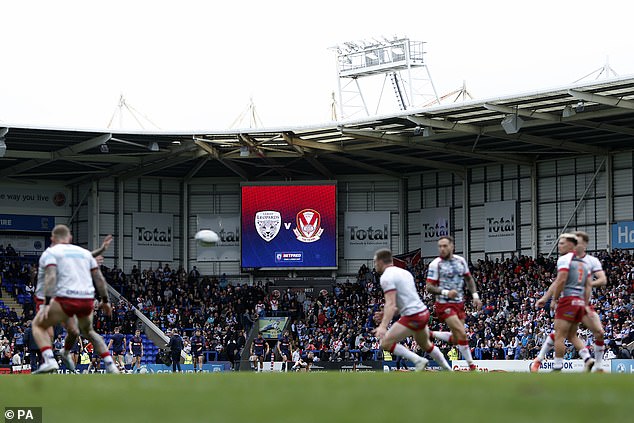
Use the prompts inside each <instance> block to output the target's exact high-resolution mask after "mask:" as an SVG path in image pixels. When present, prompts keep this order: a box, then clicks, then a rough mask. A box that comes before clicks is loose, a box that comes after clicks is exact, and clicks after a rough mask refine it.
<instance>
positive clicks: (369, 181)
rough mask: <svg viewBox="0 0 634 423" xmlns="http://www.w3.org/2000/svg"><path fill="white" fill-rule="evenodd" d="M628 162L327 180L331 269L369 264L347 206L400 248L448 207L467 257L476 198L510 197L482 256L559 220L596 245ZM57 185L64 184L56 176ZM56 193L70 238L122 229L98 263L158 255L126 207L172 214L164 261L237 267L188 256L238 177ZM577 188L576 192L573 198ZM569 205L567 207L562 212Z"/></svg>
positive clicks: (541, 237) (620, 202) (480, 239)
mask: <svg viewBox="0 0 634 423" xmlns="http://www.w3.org/2000/svg"><path fill="white" fill-rule="evenodd" d="M633 165H634V152H632V151H628V152H623V153H618V154H613V155H611V156H609V157H604V156H570V157H562V158H555V159H550V160H541V161H539V162H537V163H536V165H534V166H517V165H506V164H504V165H501V164H495V165H487V166H478V167H474V168H470V169H469V170H468V172H467V174H466V175H467V176H466V178H465V179H463V178H462V177H461V176H459V175H456V174H453V173H451V172H444V171H437V172H422V173H420V174H413V175H408V176H407V177H406V178H404V179H401V180H399V179H395V178H391V177H388V176H384V175H349V176H347V175H343V176H340V177H339V178H338V181H337V182H338V214H339V216H338V225H339V228H338V234H339V235H338V238H339V239H338V247H339V274H341V275H347V274H356V272H357V270H358V268H359V267H360V266H361V265H362V264H364V263H365V264H368V265H369V264H371V260H370V258H368V260H346V259H345V258H344V248H343V234H344V215H345V213H346V212H348V211H356V212H364V211H389V212H390V214H391V228H390V229H391V234H392V240H391V245H392V249H393V250H394V251H395V253H402V252H406V251H411V250H414V249H417V248H419V247H420V246H421V228H420V226H421V221H420V210H421V209H423V208H435V207H449V208H450V215H451V232H452V234H453V235H454V236H455V237H456V250H457V252H458V253H459V254H465V255H470V257H471V259H472V260H477V259H478V258H483V257H484V256H485V251H484V226H483V220H484V208H485V204H486V203H487V202H491V201H507V200H514V201H516V202H517V231H516V233H517V248H516V249H515V250H514V251H502V252H497V253H489V254H488V256H489V257H490V258H493V259H495V258H498V257H499V258H505V257H508V256H509V255H510V254H511V252H514V253H516V254H529V255H533V256H534V255H535V254H548V253H549V252H550V250H551V249H552V247H553V245H554V242H555V240H556V237H557V234H558V233H560V232H561V231H562V230H563V228H564V226H565V224H566V222H568V220H570V224H569V225H568V228H569V229H571V230H573V229H580V230H585V231H586V232H588V233H589V234H590V237H591V242H590V250H601V249H605V248H606V247H608V245H609V242H610V237H609V233H610V225H611V224H612V223H614V222H620V221H630V220H634V214H633V212H634V191H633V186H634V172H633V171H632V167H633ZM606 169H607V170H606ZM608 175H610V177H608ZM593 178H594V181H593ZM272 182H273V181H272ZM591 182H592V183H591ZM57 185H59V187H61V188H62V189H63V188H64V186H63V184H62V183H60V184H57ZM37 186H53V188H55V184H54V183H53V182H50V181H45V180H42V181H37ZM2 187H4V188H5V191H7V192H8V191H9V190H11V189H16V188H15V187H14V186H13V184H8V183H6V184H5V183H3V184H2ZM18 189H19V187H18ZM25 189H26V188H25ZM66 192H67V193H68V198H69V202H68V204H69V206H68V207H66V208H62V209H60V210H57V211H55V216H56V217H57V218H58V221H68V220H69V219H71V229H72V230H73V232H74V234H75V240H76V242H77V243H79V244H80V245H82V246H84V247H87V248H94V247H96V246H98V245H99V243H100V242H101V240H102V239H103V237H104V236H106V235H107V234H109V233H113V234H115V235H116V234H122V235H123V236H122V237H121V236H120V237H118V239H117V240H116V241H115V242H114V243H113V246H112V247H111V248H110V249H109V250H108V252H107V253H106V265H107V266H113V265H117V266H122V265H123V266H122V267H123V268H124V270H125V271H126V272H127V271H130V270H131V268H132V266H133V265H135V264H136V265H137V266H139V267H141V268H147V267H148V266H150V265H152V266H153V267H156V266H157V265H158V262H149V261H148V262H146V261H133V260H132V236H133V233H132V229H133V228H132V216H133V213H136V212H147V213H168V214H172V215H173V217H174V225H173V229H174V233H173V248H174V254H173V263H179V264H180V263H181V261H183V262H185V263H187V264H188V267H189V268H191V267H192V266H193V265H196V266H197V267H198V268H199V269H200V271H201V272H202V273H203V274H222V273H226V274H229V275H236V274H238V273H239V271H240V268H239V262H237V261H236V262H201V263H199V262H197V261H196V245H195V242H194V241H193V235H194V234H195V232H196V230H197V228H196V216H197V215H198V214H220V213H222V214H236V215H237V214H239V212H240V179H238V178H222V179H206V178H195V179H192V180H190V181H184V180H182V179H175V178H156V177H141V178H133V179H129V180H118V179H116V178H104V179H99V180H95V181H92V182H87V183H82V184H79V185H74V186H72V187H68V188H66ZM584 193H585V197H584V200H583V201H582V202H580V200H581V198H582V196H583V195H584ZM465 204H466V205H467V207H465ZM577 205H579V207H578V210H577V213H576V215H574V216H572V213H573V210H574V209H575V207H576V206H577ZM465 209H466V210H467V213H466V214H465ZM3 212H4V213H15V214H42V215H44V214H46V212H47V210H41V209H37V208H33V207H29V206H28V205H16V206H15V207H12V208H10V207H9V208H3ZM185 216H186V218H185ZM571 217H572V219H571ZM535 223H536V224H535ZM185 239H187V241H186V242H183V241H184V240H185Z"/></svg>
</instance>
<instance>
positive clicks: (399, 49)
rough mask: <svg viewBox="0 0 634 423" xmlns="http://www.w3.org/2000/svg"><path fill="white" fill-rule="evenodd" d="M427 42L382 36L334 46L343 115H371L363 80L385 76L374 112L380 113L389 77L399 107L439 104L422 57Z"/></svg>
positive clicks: (340, 108) (401, 108) (409, 107)
mask: <svg viewBox="0 0 634 423" xmlns="http://www.w3.org/2000/svg"><path fill="white" fill-rule="evenodd" d="M424 44H425V43H424V42H422V41H412V40H410V39H409V38H398V37H394V39H392V40H388V39H387V38H383V39H382V40H381V41H379V40H377V39H372V40H366V41H360V42H345V43H343V44H341V45H339V46H337V47H335V48H333V50H334V51H335V53H336V58H337V82H338V94H339V116H340V118H341V119H345V118H350V117H353V116H354V115H356V114H358V113H362V114H365V115H366V116H369V115H370V109H369V108H368V106H369V104H368V100H369V99H370V97H368V96H367V95H364V93H363V91H362V89H361V84H360V83H359V80H360V79H370V78H372V79H378V80H380V79H381V77H382V78H383V84H382V85H381V89H380V93H379V95H378V101H377V102H376V103H377V104H376V110H375V112H374V113H375V114H376V113H378V112H379V108H380V106H381V102H382V100H383V92H384V90H385V85H386V83H387V80H388V79H389V80H390V82H391V85H392V88H393V91H394V96H395V99H396V104H397V106H398V108H399V109H400V110H408V109H412V108H416V107H422V106H423V105H424V104H429V103H432V104H433V103H440V100H439V98H438V94H437V93H436V88H435V87H434V83H433V81H432V79H431V74H430V73H429V68H428V67H427V64H426V63H425V60H424V57H423V56H424V54H425V52H424V50H423V47H424ZM375 86H376V87H378V86H379V85H378V84H375Z"/></svg>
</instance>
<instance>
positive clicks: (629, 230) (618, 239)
mask: <svg viewBox="0 0 634 423" xmlns="http://www.w3.org/2000/svg"><path fill="white" fill-rule="evenodd" d="M612 248H623V249H629V248H634V222H618V223H615V224H613V225H612Z"/></svg>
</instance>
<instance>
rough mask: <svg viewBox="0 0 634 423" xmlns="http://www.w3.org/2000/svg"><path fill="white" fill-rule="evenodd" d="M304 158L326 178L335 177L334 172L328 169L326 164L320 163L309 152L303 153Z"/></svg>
mask: <svg viewBox="0 0 634 423" xmlns="http://www.w3.org/2000/svg"><path fill="white" fill-rule="evenodd" d="M304 159H305V160H306V161H307V162H308V163H310V165H311V166H312V167H314V168H315V169H316V170H317V171H318V172H319V173H321V174H322V175H323V176H325V177H326V178H328V179H335V174H334V173H332V172H331V171H330V169H328V168H327V167H326V166H324V165H323V164H321V163H320V162H319V160H317V159H316V158H315V157H314V156H312V155H310V154H305V155H304Z"/></svg>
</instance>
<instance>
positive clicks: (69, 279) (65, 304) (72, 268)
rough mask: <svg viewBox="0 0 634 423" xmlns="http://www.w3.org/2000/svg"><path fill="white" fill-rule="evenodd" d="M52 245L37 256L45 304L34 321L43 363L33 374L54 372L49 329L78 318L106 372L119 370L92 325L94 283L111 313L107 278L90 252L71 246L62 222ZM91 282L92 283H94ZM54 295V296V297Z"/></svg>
mask: <svg viewBox="0 0 634 423" xmlns="http://www.w3.org/2000/svg"><path fill="white" fill-rule="evenodd" d="M51 241H52V246H51V247H50V248H48V249H47V250H46V251H45V252H44V254H42V257H40V266H42V267H44V268H45V271H44V295H45V300H44V304H42V306H41V307H40V311H39V312H38V314H37V316H35V319H34V320H33V323H32V326H33V337H34V338H35V341H36V342H37V345H38V347H40V351H41V352H42V357H43V358H44V363H43V364H42V365H41V366H40V367H39V369H38V370H37V372H36V373H49V372H54V371H56V370H57V369H58V368H59V366H58V364H57V362H56V361H55V358H54V357H53V350H52V349H51V338H50V336H49V335H48V328H49V327H52V326H54V325H56V324H58V323H62V322H66V321H68V320H69V319H70V318H73V317H75V316H76V317H77V321H78V326H79V330H80V333H81V334H82V336H84V337H86V338H88V339H89V340H90V341H91V342H92V344H93V345H94V346H95V349H96V350H97V352H98V353H99V354H100V355H101V357H102V358H103V359H104V362H105V363H106V370H107V371H108V372H109V373H119V371H118V370H117V367H116V366H115V364H114V362H113V361H112V357H111V356H110V353H109V352H108V349H107V348H106V344H105V343H104V341H103V339H102V338H101V336H99V335H98V334H97V332H95V330H94V329H93V327H92V315H93V311H94V297H95V286H96V287H97V290H98V291H99V295H100V296H101V308H102V310H103V311H104V312H105V313H106V315H108V316H110V315H112V306H111V305H110V303H109V302H108V291H107V289H106V281H105V279H104V277H103V275H102V274H101V272H100V271H99V268H98V266H97V262H96V260H95V259H94V257H93V256H92V255H91V253H90V251H88V250H85V249H83V248H81V247H78V246H76V245H72V244H71V242H72V235H71V233H70V230H69V229H68V227H67V226H65V225H57V226H55V227H54V228H53V231H52V233H51ZM93 282H94V285H93ZM53 297H54V298H53Z"/></svg>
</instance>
